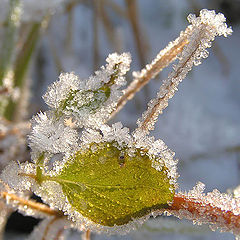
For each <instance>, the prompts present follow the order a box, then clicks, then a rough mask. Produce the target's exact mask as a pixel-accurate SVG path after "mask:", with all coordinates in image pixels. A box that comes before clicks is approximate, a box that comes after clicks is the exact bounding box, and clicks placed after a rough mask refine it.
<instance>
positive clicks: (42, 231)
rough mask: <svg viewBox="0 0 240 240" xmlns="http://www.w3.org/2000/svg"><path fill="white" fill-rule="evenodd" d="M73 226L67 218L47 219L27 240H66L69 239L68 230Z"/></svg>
mask: <svg viewBox="0 0 240 240" xmlns="http://www.w3.org/2000/svg"><path fill="white" fill-rule="evenodd" d="M71 225H72V224H71V222H70V221H68V220H67V219H66V217H48V218H45V219H44V220H42V221H41V222H40V223H39V224H38V225H37V226H36V227H35V228H34V230H33V232H32V233H31V235H30V236H29V237H28V238H27V240H42V239H59V240H64V239H66V237H67V234H66V230H67V229H69V228H71Z"/></svg>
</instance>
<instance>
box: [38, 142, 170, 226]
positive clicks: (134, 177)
mask: <svg viewBox="0 0 240 240" xmlns="http://www.w3.org/2000/svg"><path fill="white" fill-rule="evenodd" d="M127 150H128V149H127V147H126V148H121V147H119V145H118V144H117V143H116V142H109V143H99V144H98V145H96V144H92V145H90V147H89V148H88V149H86V150H85V151H79V152H77V153H76V154H75V155H74V156H73V157H72V159H71V160H70V161H69V162H68V163H67V164H66V165H65V166H64V168H63V169H62V171H61V172H60V173H59V174H58V175H56V176H43V178H42V179H43V181H44V180H48V181H49V180H50V181H55V182H57V183H59V184H60V185H61V186H62V191H63V193H64V194H65V195H66V196H67V199H68V202H69V203H70V205H71V207H72V208H73V210H75V211H77V212H79V213H80V214H81V215H82V216H84V217H85V218H87V219H89V220H91V221H92V222H94V223H96V224H100V225H104V226H110V227H112V226H114V225H124V224H127V223H128V222H130V221H132V220H133V219H135V218H141V217H143V216H146V215H148V214H149V213H151V212H152V211H153V210H157V209H162V208H166V207H168V203H170V202H171V201H172V199H173V195H174V191H172V190H170V189H173V188H174V187H173V185H172V184H170V182H169V178H168V176H167V171H168V169H167V168H166V167H165V166H163V167H162V170H161V171H159V170H156V169H155V168H153V167H152V159H150V157H149V156H148V155H147V154H146V151H145V150H140V149H137V150H136V151H135V154H134V155H132V156H129V154H128V153H127Z"/></svg>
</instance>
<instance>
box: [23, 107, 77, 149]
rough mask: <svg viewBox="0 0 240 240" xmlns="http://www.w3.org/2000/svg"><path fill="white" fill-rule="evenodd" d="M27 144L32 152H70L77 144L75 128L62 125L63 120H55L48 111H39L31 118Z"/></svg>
mask: <svg viewBox="0 0 240 240" xmlns="http://www.w3.org/2000/svg"><path fill="white" fill-rule="evenodd" d="M28 138H29V145H30V147H31V149H32V150H33V152H39V153H42V152H48V153H66V152H72V151H74V150H75V149H76V147H77V145H78V133H77V131H76V130H74V129H72V128H70V127H67V126H65V125H64V121H63V120H62V121H61V120H59V121H55V119H54V117H53V116H51V114H50V113H41V112H40V113H39V114H38V115H37V116H35V117H34V118H33V120H32V131H31V134H30V135H29V137H28Z"/></svg>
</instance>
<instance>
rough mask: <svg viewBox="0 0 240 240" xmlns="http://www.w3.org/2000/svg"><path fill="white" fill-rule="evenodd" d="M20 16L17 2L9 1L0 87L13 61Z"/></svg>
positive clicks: (15, 0) (2, 50) (0, 63)
mask: <svg viewBox="0 0 240 240" xmlns="http://www.w3.org/2000/svg"><path fill="white" fill-rule="evenodd" d="M20 15H21V8H20V2H19V0H11V1H10V10H9V14H8V18H7V21H6V25H5V31H4V35H3V44H2V47H1V51H0V54H1V59H0V86H3V79H4V77H5V76H6V74H7V72H8V71H9V69H10V66H11V63H12V61H13V53H14V49H15V45H16V36H17V33H18V31H17V30H18V26H19V23H20Z"/></svg>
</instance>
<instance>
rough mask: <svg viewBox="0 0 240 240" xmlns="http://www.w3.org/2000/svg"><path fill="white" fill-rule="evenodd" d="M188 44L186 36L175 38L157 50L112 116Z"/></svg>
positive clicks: (127, 90)
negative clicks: (160, 49)
mask: <svg viewBox="0 0 240 240" xmlns="http://www.w3.org/2000/svg"><path fill="white" fill-rule="evenodd" d="M186 44H188V40H187V39H186V38H184V39H181V40H180V41H179V38H177V39H176V40H175V41H174V42H172V43H170V44H169V45H168V46H167V47H166V48H165V49H163V50H162V51H160V52H159V54H158V55H157V56H156V58H155V59H154V60H153V61H152V63H151V64H149V65H147V66H146V67H145V68H144V69H143V70H142V71H141V72H140V73H138V74H137V75H136V77H135V78H134V80H133V81H132V82H131V84H130V85H129V86H128V87H127V89H126V90H125V91H124V94H123V96H122V97H121V98H120V100H119V102H118V104H117V107H116V110H115V111H114V112H113V113H112V116H111V117H113V116H114V115H115V114H116V113H117V112H119V111H120V110H121V109H122V108H123V107H124V105H125V104H126V103H127V101H129V100H131V99H132V98H133V97H134V96H135V94H136V93H137V92H138V91H140V90H141V89H142V88H143V87H144V86H145V85H146V84H147V83H148V82H149V81H150V80H151V79H153V78H154V77H156V75H157V74H158V73H159V72H161V71H162V70H163V69H164V68H165V67H167V66H168V65H169V64H170V63H171V62H172V61H174V60H175V59H176V57H177V55H178V54H179V53H181V52H182V50H183V48H184V46H185V45H186Z"/></svg>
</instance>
